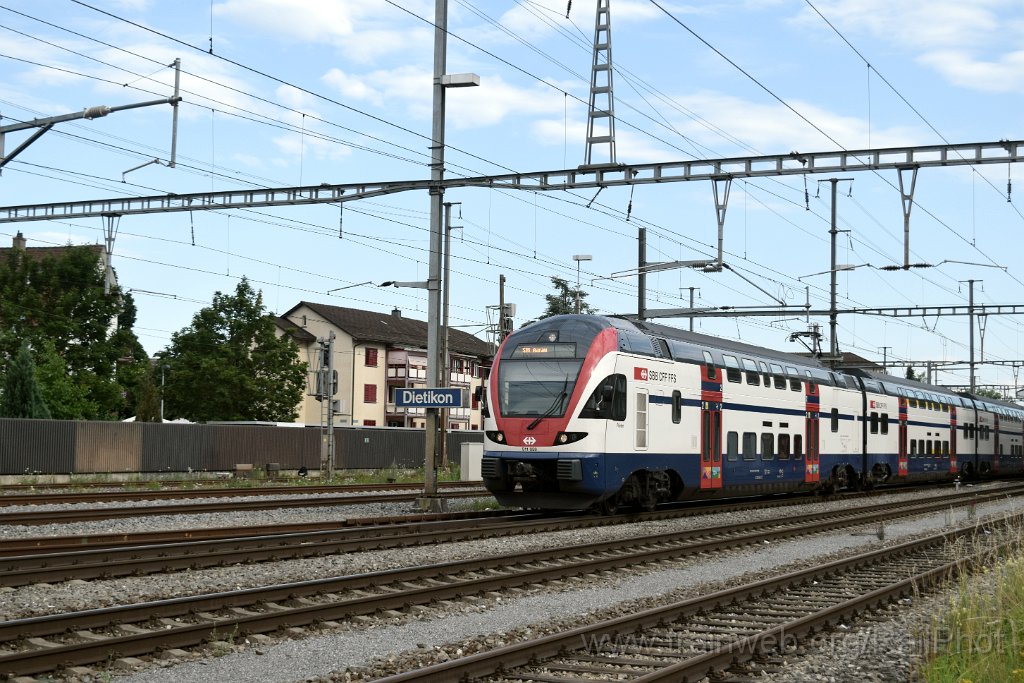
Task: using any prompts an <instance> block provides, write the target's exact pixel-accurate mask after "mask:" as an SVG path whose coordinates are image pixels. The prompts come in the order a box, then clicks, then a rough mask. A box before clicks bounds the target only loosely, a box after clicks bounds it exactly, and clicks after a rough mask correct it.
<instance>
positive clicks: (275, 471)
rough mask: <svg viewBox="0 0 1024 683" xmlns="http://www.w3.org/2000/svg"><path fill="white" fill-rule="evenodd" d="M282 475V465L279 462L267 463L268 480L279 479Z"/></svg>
mask: <svg viewBox="0 0 1024 683" xmlns="http://www.w3.org/2000/svg"><path fill="white" fill-rule="evenodd" d="M280 474H281V463H279V462H268V463H267V479H277V477H278V476H279V475H280Z"/></svg>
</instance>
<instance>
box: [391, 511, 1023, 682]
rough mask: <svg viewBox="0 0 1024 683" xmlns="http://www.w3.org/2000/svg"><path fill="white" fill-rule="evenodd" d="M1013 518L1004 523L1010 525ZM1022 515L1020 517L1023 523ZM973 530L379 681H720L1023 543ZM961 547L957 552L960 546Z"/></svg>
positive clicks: (948, 578)
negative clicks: (980, 540)
mask: <svg viewBox="0 0 1024 683" xmlns="http://www.w3.org/2000/svg"><path fill="white" fill-rule="evenodd" d="M1005 522H1006V520H1003V521H1001V522H999V524H1000V525H1002V524H1004V523H1005ZM1019 522H1020V518H1019V517H1018V518H1017V519H1016V523H1017V524H1019ZM978 531H979V529H978V528H977V527H975V526H971V527H966V528H961V529H957V530H956V531H955V532H950V533H943V534H937V535H933V536H930V537H927V538H924V539H920V540H917V541H911V542H909V543H903V544H900V545H898V546H894V547H891V548H886V549H883V550H876V551H873V552H869V553H864V554H861V555H857V556H855V557H850V558H847V559H843V560H838V561H835V562H831V563H828V564H825V565H821V566H816V567H813V568H811V569H807V570H804V571H798V572H793V573H789V574H785V575H782V576H779V577H775V578H770V579H766V580H763V581H758V582H755V583H751V584H747V585H744V586H739V587H737V588H732V589H729V590H723V591H719V592H717V593H713V594H711V595H707V596H701V597H699V598H694V599H691V600H685V601H682V602H677V603H672V604H669V605H665V606H662V607H657V608H654V609H650V610H647V611H644V612H641V613H639V614H635V615H629V616H625V617H619V618H616V619H612V620H608V621H603V622H599V623H596V624H593V625H590V626H586V627H582V628H577V629H573V630H571V631H568V632H566V633H560V634H556V635H551V636H547V637H543V638H538V639H536V640H532V641H528V642H521V643H517V644H515V645H512V646H508V647H504V648H500V649H495V650H492V651H489V652H484V653H480V654H476V655H472V656H469V657H465V658H461V659H457V660H453V661H450V662H445V663H442V664H437V665H434V666H430V667H426V668H422V669H418V670H416V671H414V672H407V673H402V674H397V675H394V676H389V677H387V678H383V679H380V682H379V683H403V682H405V681H420V682H430V681H452V680H466V679H468V678H472V679H473V680H494V681H501V682H502V683H511V682H512V681H554V680H566V677H569V679H570V680H579V679H593V680H622V681H635V682H636V683H655V682H657V681H666V682H667V681H673V682H675V681H697V680H701V679H702V678H704V677H706V676H707V677H712V678H713V679H714V678H718V677H722V676H724V674H725V672H727V671H729V670H730V669H733V668H735V667H736V666H737V665H738V664H739V663H741V662H745V661H747V660H750V659H753V658H755V657H759V656H763V655H765V654H768V653H773V652H776V651H778V650H780V649H785V648H790V647H794V646H795V645H796V644H797V643H799V642H800V640H801V639H802V638H805V637H806V636H807V635H809V634H812V633H814V632H815V631H819V630H821V629H824V628H829V627H832V626H835V625H836V624H838V623H841V622H843V621H844V620H848V619H851V618H853V617H856V616H857V615H859V614H861V613H864V612H866V611H868V610H872V609H876V608H878V607H880V606H882V605H885V604H887V603H888V602H891V601H893V600H897V599H899V598H902V597H908V596H912V595H915V594H917V593H919V592H921V591H924V590H927V589H929V588H931V587H934V586H936V585H938V584H940V583H943V582H946V581H948V580H950V579H951V578H954V577H956V576H957V575H958V574H959V573H960V572H961V571H964V570H965V569H969V568H971V567H973V566H975V565H977V564H980V563H983V562H985V561H986V560H987V561H991V559H992V557H993V554H994V553H1005V552H1008V551H1010V550H1011V549H1014V550H1015V549H1019V539H1014V540H1005V541H1003V542H1002V544H1001V545H1000V546H999V547H998V548H995V549H993V548H992V547H985V548H984V549H982V550H977V551H975V552H973V553H965V551H964V547H965V545H966V544H965V543H964V541H967V540H970V539H973V538H974V537H975V535H976V534H977V533H978ZM954 548H956V550H954Z"/></svg>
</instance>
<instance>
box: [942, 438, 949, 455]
mask: <svg viewBox="0 0 1024 683" xmlns="http://www.w3.org/2000/svg"><path fill="white" fill-rule="evenodd" d="M942 454H943V455H946V456H948V455H949V442H948V441H946V440H945V439H943V440H942Z"/></svg>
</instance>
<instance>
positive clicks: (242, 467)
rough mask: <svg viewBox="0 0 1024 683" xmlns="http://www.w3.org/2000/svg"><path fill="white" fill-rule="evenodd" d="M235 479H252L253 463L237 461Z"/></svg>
mask: <svg viewBox="0 0 1024 683" xmlns="http://www.w3.org/2000/svg"><path fill="white" fill-rule="evenodd" d="M235 479H252V463H251V462H245V463H242V462H238V463H235Z"/></svg>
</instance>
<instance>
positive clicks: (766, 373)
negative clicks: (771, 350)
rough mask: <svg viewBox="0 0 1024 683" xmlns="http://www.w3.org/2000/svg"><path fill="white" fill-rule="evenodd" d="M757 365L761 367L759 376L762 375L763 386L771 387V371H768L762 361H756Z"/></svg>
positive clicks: (766, 365)
mask: <svg viewBox="0 0 1024 683" xmlns="http://www.w3.org/2000/svg"><path fill="white" fill-rule="evenodd" d="M757 364H758V365H759V366H760V367H761V374H762V375H764V385H765V386H766V387H767V386H771V383H772V378H771V376H772V371H771V370H769V369H768V364H767V363H765V362H764V361H763V360H761V361H758V362H757Z"/></svg>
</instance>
